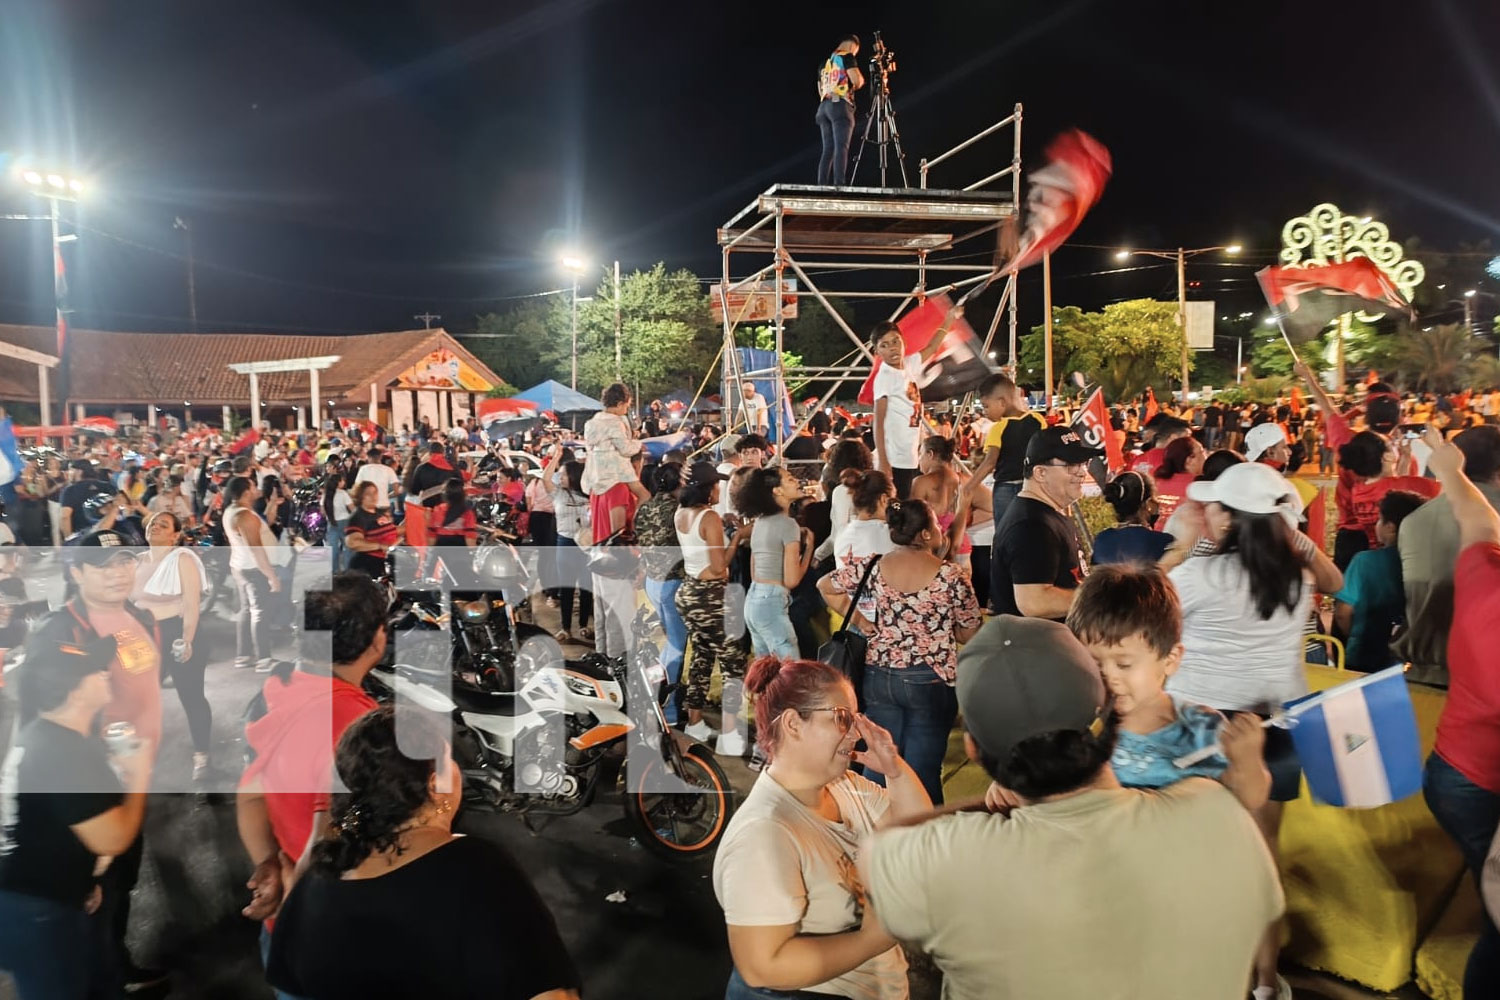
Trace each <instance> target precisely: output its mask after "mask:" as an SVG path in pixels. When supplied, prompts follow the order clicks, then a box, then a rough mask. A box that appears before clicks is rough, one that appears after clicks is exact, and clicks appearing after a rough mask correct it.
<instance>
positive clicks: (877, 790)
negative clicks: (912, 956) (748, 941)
mask: <svg viewBox="0 0 1500 1000" xmlns="http://www.w3.org/2000/svg"><path fill="white" fill-rule="evenodd" d="M828 791H829V792H830V793H831V794H832V795H833V798H834V801H835V802H837V803H838V807H839V815H840V816H842V817H843V822H842V823H831V822H829V821H828V820H826V819H824V818H823V817H821V816H819V815H818V814H817V813H815V812H813V811H812V810H811V809H808V808H807V807H806V806H804V805H803V804H802V803H800V802H798V801H797V799H796V797H795V796H793V795H792V794H791V793H790V792H788V791H787V790H786V789H784V788H782V787H781V786H780V785H779V784H777V783H776V779H775V778H773V777H771V775H770V774H768V773H766V772H761V775H760V777H759V778H757V779H756V781H755V785H754V787H752V788H751V789H750V794H749V795H747V796H746V797H745V801H744V802H743V803H742V804H741V805H740V807H739V809H738V810H736V811H735V814H734V818H733V819H731V820H730V821H729V829H728V830H726V831H725V832H724V840H723V842H722V843H721V844H720V845H719V850H718V854H717V856H716V857H715V858H714V895H715V896H717V897H718V900H719V905H720V906H721V907H723V908H724V922H725V923H726V924H731V925H733V926H735V927H777V926H784V925H786V924H796V925H797V930H798V933H801V934H841V933H844V932H845V931H852V930H856V929H858V928H859V926H860V924H861V923H862V921H863V918H864V909H865V905H864V904H865V891H864V886H862V885H861V884H860V880H859V872H858V870H857V869H856V867H855V862H856V859H857V856H858V853H857V852H858V849H859V844H860V840H861V838H863V837H864V836H865V835H867V834H870V833H873V832H874V830H875V826H876V824H877V823H878V822H879V821H880V818H881V817H882V816H884V815H885V813H886V811H887V810H888V809H889V808H890V799H889V797H888V796H887V794H886V790H885V789H884V788H881V787H880V786H879V785H877V784H875V783H874V782H873V781H870V780H869V779H867V778H862V777H860V776H859V775H856V774H854V773H853V772H846V773H845V775H844V776H843V777H842V778H840V779H839V780H838V781H835V782H834V783H833V784H831V785H829V786H828ZM807 989H808V990H810V991H811V992H814V993H832V994H833V995H834V996H840V997H855V998H859V1000H904V998H905V997H906V996H907V982H906V957H905V956H904V955H903V954H902V953H901V948H900V947H899V946H897V947H893V948H891V949H890V950H889V951H886V952H882V953H881V954H879V955H876V956H875V957H874V958H872V959H870V960H869V961H867V962H865V963H864V964H863V965H861V966H859V967H858V968H856V969H854V970H852V971H850V972H846V973H845V974H844V975H842V976H838V977H836V978H834V979H830V980H829V981H828V982H826V983H820V984H818V985H816V986H810V987H807Z"/></svg>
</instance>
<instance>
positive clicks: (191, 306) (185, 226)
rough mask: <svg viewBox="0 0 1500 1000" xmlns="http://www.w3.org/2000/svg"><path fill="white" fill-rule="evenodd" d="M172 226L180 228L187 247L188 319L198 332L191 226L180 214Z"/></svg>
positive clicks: (196, 285)
mask: <svg viewBox="0 0 1500 1000" xmlns="http://www.w3.org/2000/svg"><path fill="white" fill-rule="evenodd" d="M172 228H173V229H180V230H182V242H183V244H184V245H185V246H186V248H187V266H188V273H187V279H188V320H189V322H190V323H191V324H192V327H193V332H194V333H197V332H198V283H197V281H196V280H195V276H194V274H193V270H194V268H193V227H192V226H191V225H190V224H189V223H188V220H187V219H184V218H183V217H182V216H180V215H179V216H177V218H176V219H174V220H173V221H172Z"/></svg>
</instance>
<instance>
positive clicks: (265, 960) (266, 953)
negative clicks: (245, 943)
mask: <svg viewBox="0 0 1500 1000" xmlns="http://www.w3.org/2000/svg"><path fill="white" fill-rule="evenodd" d="M270 965H271V932H270V931H268V930H266V925H265V924H261V925H260V967H261V968H262V969H265V968H269V967H270ZM271 992H272V993H274V994H275V995H276V1000H302V998H301V997H298V996H294V995H292V994H291V993H283V992H282V991H281V990H278V989H277V988H276V987H274V986H272V987H271Z"/></svg>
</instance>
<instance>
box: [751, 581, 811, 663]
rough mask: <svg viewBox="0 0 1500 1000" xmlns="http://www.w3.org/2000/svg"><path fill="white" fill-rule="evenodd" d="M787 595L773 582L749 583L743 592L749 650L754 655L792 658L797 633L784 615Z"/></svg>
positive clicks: (787, 605) (794, 657) (789, 600)
mask: <svg viewBox="0 0 1500 1000" xmlns="http://www.w3.org/2000/svg"><path fill="white" fill-rule="evenodd" d="M791 604H792V598H791V594H789V593H788V592H787V589H786V588H785V587H779V586H777V585H776V584H774V583H752V584H750V590H749V591H748V592H747V593H746V594H745V624H746V625H747V626H749V628H750V649H751V651H752V652H753V653H754V654H755V655H756V656H765V655H767V654H770V655H772V656H779V657H781V658H782V659H784V660H795V659H796V658H797V657H798V655H800V654H799V653H798V652H797V632H796V630H795V629H793V628H792V619H791V617H790V616H789V615H788V614H787V609H788V608H790V607H791Z"/></svg>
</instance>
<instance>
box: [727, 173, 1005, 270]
mask: <svg viewBox="0 0 1500 1000" xmlns="http://www.w3.org/2000/svg"><path fill="white" fill-rule="evenodd" d="M1015 214H1016V205H1015V199H1014V198H1013V196H1012V194H1011V192H1010V191H950V190H941V189H931V188H927V189H924V188H868V187H852V188H850V187H844V188H836V187H817V186H813V185H805V184H777V185H775V186H773V187H771V188H769V189H767V190H766V191H765V192H763V193H762V194H761V195H760V196H759V197H757V198H756V199H755V200H754V201H753V202H751V203H750V204H749V205H747V206H745V208H744V210H743V211H741V212H740V213H739V214H738V215H736V216H735V217H734V218H732V219H730V220H729V221H728V222H726V223H725V224H724V225H723V226H722V227H720V229H719V246H721V247H726V248H733V249H734V250H737V251H738V250H770V249H774V248H775V247H776V246H777V233H776V231H775V229H774V226H772V225H770V223H772V222H773V220H775V219H776V217H777V216H778V215H779V216H780V219H781V233H780V241H781V242H780V245H781V247H782V248H783V249H785V250H788V251H792V252H806V251H809V250H814V251H829V252H840V253H851V254H910V253H915V252H918V251H925V252H928V253H940V252H942V251H945V250H951V249H953V248H954V247H955V246H958V245H959V244H961V243H963V242H965V241H966V240H970V239H973V238H975V237H977V236H981V235H984V234H986V233H993V232H994V231H995V230H996V229H997V228H999V227H1000V226H1002V225H1004V224H1005V222H1006V220H1007V219H1010V218H1012V217H1013V216H1014V215H1015Z"/></svg>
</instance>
